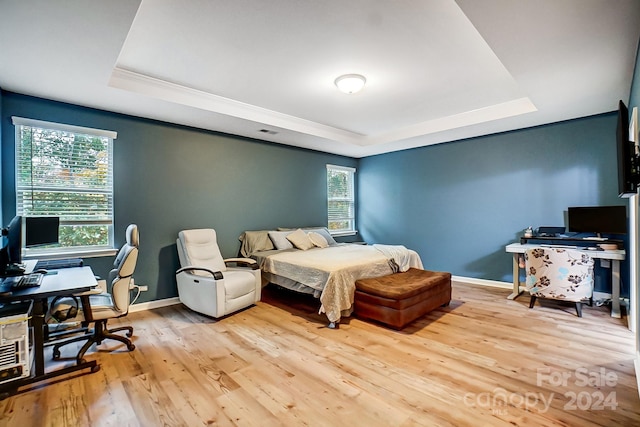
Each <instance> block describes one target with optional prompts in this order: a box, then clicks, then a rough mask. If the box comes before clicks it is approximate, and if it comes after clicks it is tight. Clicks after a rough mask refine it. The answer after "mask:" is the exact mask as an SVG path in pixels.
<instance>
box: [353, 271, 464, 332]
mask: <svg viewBox="0 0 640 427" xmlns="http://www.w3.org/2000/svg"><path fill="white" fill-rule="evenodd" d="M450 301H451V273H445V272H438V271H428V270H419V269H416V268H410V269H409V270H408V271H406V272H404V273H395V274H390V275H388V276H383V277H372V278H369V279H360V280H357V281H356V292H355V300H354V313H355V314H356V316H358V317H362V318H366V319H371V320H376V321H378V322H381V323H384V324H385V325H388V326H391V327H392V328H395V329H402V328H404V327H405V326H406V325H408V324H409V323H411V322H413V321H414V320H416V319H417V318H419V317H421V316H424V315H425V314H427V313H428V312H430V311H431V310H433V309H435V308H438V307H440V306H446V305H448V304H449V302H450Z"/></svg>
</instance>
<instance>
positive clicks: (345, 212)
mask: <svg viewBox="0 0 640 427" xmlns="http://www.w3.org/2000/svg"><path fill="white" fill-rule="evenodd" d="M355 172H356V170H355V169H354V168H349V167H344V166H335V165H327V206H328V212H327V213H328V219H329V224H328V226H329V227H328V228H329V231H331V233H334V234H340V233H345V234H346V233H353V232H355V195H354V191H353V188H354V176H355Z"/></svg>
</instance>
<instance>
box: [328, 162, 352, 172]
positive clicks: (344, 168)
mask: <svg viewBox="0 0 640 427" xmlns="http://www.w3.org/2000/svg"><path fill="white" fill-rule="evenodd" d="M328 169H333V170H341V171H346V172H351V173H356V168H351V167H349V166H338V165H330V164H328V163H327V170H328Z"/></svg>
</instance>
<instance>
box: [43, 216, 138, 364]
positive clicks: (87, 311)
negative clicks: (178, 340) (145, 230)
mask: <svg viewBox="0 0 640 427" xmlns="http://www.w3.org/2000/svg"><path fill="white" fill-rule="evenodd" d="M126 235H127V237H126V238H127V242H126V243H125V244H124V246H123V247H122V248H121V249H120V251H119V252H118V255H117V256H116V258H115V261H114V263H113V266H114V268H113V270H111V271H110V272H109V276H108V280H110V281H111V290H110V292H105V291H104V289H99V290H98V292H99V293H95V292H88V293H84V294H80V295H77V297H79V298H80V299H81V301H82V308H83V315H84V321H83V322H85V323H87V324H90V323H93V324H94V329H93V330H89V331H88V332H87V333H86V334H85V335H82V336H78V337H74V338H70V339H68V340H64V341H62V342H58V343H55V344H54V346H53V359H54V360H55V359H59V358H60V347H62V346H65V345H67V344H70V343H72V342H79V341H84V340H87V342H86V343H85V344H84V345H83V346H82V348H81V349H80V351H79V352H78V354H77V356H76V359H77V361H78V363H81V362H82V359H83V357H84V354H85V353H86V351H87V350H88V349H89V347H91V345H93V344H94V343H95V344H101V343H102V341H103V340H105V339H107V338H109V339H114V340H117V341H120V342H123V343H124V344H126V345H127V349H128V350H129V351H133V350H134V349H135V348H136V347H135V345H133V343H132V342H131V340H129V339H128V338H126V337H123V336H121V335H117V334H115V332H119V331H127V334H126V335H127V337H131V336H132V335H133V328H132V327H131V326H122V327H118V328H113V329H109V328H108V327H107V321H108V320H109V319H115V318H118V317H123V316H126V315H127V313H128V312H129V305H130V302H131V297H130V290H131V289H133V288H135V285H134V284H133V277H132V275H133V272H134V270H135V267H136V262H137V260H138V246H139V244H140V236H139V234H138V226H137V225H135V224H131V225H129V226H128V227H127V232H126Z"/></svg>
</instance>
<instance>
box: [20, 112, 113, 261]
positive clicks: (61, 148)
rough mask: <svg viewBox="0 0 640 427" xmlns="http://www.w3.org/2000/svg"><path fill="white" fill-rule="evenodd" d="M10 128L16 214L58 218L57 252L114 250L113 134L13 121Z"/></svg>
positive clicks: (42, 123)
mask: <svg viewBox="0 0 640 427" xmlns="http://www.w3.org/2000/svg"><path fill="white" fill-rule="evenodd" d="M13 124H14V125H15V127H16V215H21V216H24V217H42V216H45V217H46V216H55V217H59V218H60V230H59V240H60V245H59V246H58V247H57V248H56V249H58V251H59V250H60V249H62V250H63V251H64V250H69V251H71V250H73V251H83V250H95V249H106V248H113V140H114V139H115V138H116V137H117V134H116V133H115V132H111V131H104V130H100V129H89V128H82V127H76V126H69V125H62V124H57V123H49V122H41V121H37V120H30V119H23V118H19V117H13ZM47 250H49V251H50V250H51V248H49V249H46V248H45V249H42V248H41V249H36V250H29V252H34V251H35V252H43V251H45V252H46V251H47Z"/></svg>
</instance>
